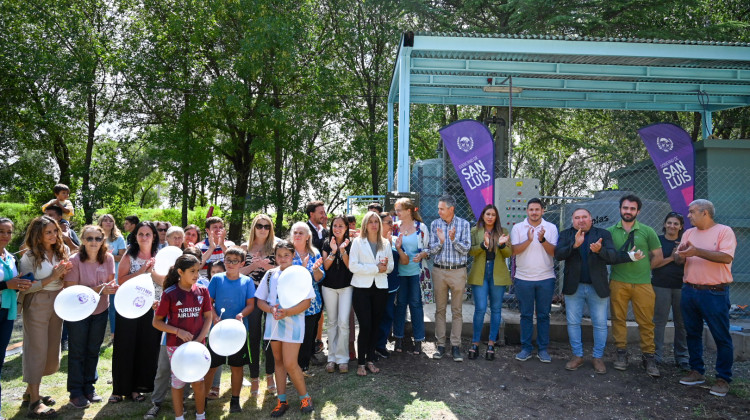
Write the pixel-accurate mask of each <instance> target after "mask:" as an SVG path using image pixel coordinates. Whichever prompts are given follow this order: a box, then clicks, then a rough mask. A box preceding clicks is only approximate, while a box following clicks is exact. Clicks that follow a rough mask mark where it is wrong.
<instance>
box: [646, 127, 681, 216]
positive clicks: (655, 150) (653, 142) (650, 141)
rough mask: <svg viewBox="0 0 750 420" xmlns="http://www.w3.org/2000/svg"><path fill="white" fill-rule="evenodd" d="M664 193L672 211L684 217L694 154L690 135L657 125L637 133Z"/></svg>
mask: <svg viewBox="0 0 750 420" xmlns="http://www.w3.org/2000/svg"><path fill="white" fill-rule="evenodd" d="M638 134H639V135H640V136H641V139H642V140H643V143H644V144H645V145H646V149H647V150H648V153H649V154H650V155H651V160H653V161H654V166H656V171H657V172H658V173H659V178H660V179H661V183H662V185H663V186H664V191H665V192H666V193H667V198H668V199H669V204H670V205H671V206H672V210H674V211H676V212H677V213H680V214H682V215H683V216H685V229H687V228H689V227H690V221H689V220H688V218H687V212H688V207H689V206H690V202H692V201H693V195H694V191H695V151H694V150H693V141H692V139H691V138H690V135H689V134H688V133H687V132H686V131H685V130H683V129H682V128H681V127H679V126H677V125H674V124H670V123H658V124H653V125H649V126H646V127H643V128H641V129H640V130H638Z"/></svg>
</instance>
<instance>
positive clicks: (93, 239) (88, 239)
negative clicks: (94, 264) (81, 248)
mask: <svg viewBox="0 0 750 420" xmlns="http://www.w3.org/2000/svg"><path fill="white" fill-rule="evenodd" d="M83 240H84V241H86V242H101V241H103V240H104V238H103V237H102V236H87V237H85V238H83Z"/></svg>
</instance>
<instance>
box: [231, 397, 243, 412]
mask: <svg viewBox="0 0 750 420" xmlns="http://www.w3.org/2000/svg"><path fill="white" fill-rule="evenodd" d="M229 412H230V413H241V412H242V407H240V399H239V397H236V398H235V397H232V400H231V401H229Z"/></svg>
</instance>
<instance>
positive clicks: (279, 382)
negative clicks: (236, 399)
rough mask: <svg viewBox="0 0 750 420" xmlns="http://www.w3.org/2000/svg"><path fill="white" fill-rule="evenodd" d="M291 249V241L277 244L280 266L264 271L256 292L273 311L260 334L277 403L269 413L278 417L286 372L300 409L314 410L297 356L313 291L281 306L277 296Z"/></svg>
mask: <svg viewBox="0 0 750 420" xmlns="http://www.w3.org/2000/svg"><path fill="white" fill-rule="evenodd" d="M294 252H295V250H294V245H293V244H292V243H290V242H287V241H279V242H278V243H277V244H276V246H275V247H274V254H275V256H276V263H277V264H278V265H279V266H278V267H275V268H272V269H270V270H268V271H266V275H265V276H264V277H263V280H261V282H260V285H259V286H258V290H257V292H256V298H257V300H258V307H259V308H260V309H261V310H262V311H263V312H266V313H268V314H271V315H272V316H268V317H266V332H265V334H264V336H263V339H264V340H271V348H272V349H273V357H274V362H275V369H274V373H275V375H276V386H277V387H278V403H277V404H276V407H275V408H274V409H273V411H271V417H281V416H282V415H284V413H285V412H286V410H288V409H289V403H288V402H287V400H286V377H287V374H288V375H289V379H291V381H292V384H293V385H294V388H295V389H296V390H297V394H298V395H299V399H300V411H302V413H311V412H312V411H313V410H314V408H313V403H312V398H310V395H309V394H308V393H307V387H306V386H305V377H304V375H303V374H302V369H301V368H300V367H299V364H298V363H297V357H298V355H299V348H300V345H301V344H302V341H303V339H304V335H305V315H304V312H305V310H307V308H308V307H310V299H315V292H314V291H313V290H312V289H310V293H308V295H307V296H306V297H305V298H304V299H302V301H301V302H300V303H298V304H297V305H294V306H292V307H291V308H282V307H281V306H280V304H279V298H278V287H277V286H278V284H279V279H280V277H281V273H282V272H283V271H284V270H286V269H287V268H289V267H290V266H291V265H292V261H293V260H294Z"/></svg>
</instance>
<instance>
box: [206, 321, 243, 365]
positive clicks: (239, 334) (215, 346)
mask: <svg viewBox="0 0 750 420" xmlns="http://www.w3.org/2000/svg"><path fill="white" fill-rule="evenodd" d="M246 337H247V330H246V329H245V324H244V323H243V322H242V321H238V320H236V319H225V320H223V321H219V323H218V324H216V325H214V326H213V328H211V332H210V333H209V334H208V344H209V345H210V346H211V350H213V351H214V353H216V354H218V355H219V356H231V355H233V354H235V353H237V352H238V351H240V349H241V348H242V346H244V345H245V338H246Z"/></svg>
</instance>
